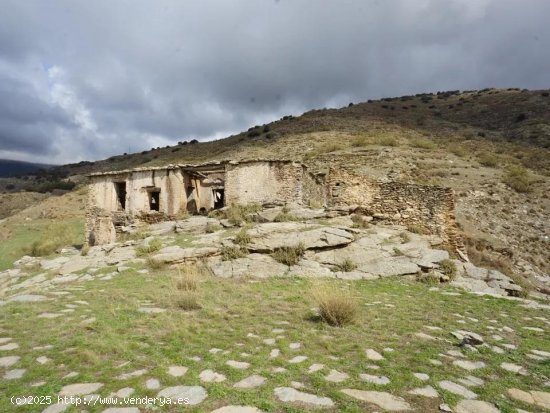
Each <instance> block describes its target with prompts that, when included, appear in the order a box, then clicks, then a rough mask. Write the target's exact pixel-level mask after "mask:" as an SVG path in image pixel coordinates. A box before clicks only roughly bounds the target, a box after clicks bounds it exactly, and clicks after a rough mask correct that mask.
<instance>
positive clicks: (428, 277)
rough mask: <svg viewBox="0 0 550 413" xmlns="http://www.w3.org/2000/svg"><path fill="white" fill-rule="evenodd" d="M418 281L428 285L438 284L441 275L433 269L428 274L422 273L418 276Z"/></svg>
mask: <svg viewBox="0 0 550 413" xmlns="http://www.w3.org/2000/svg"><path fill="white" fill-rule="evenodd" d="M418 281H420V282H421V283H424V284H428V285H437V284H439V275H437V274H436V273H435V272H433V271H430V272H429V273H427V274H424V273H422V274H420V275H419V276H418Z"/></svg>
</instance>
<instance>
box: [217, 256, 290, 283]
mask: <svg viewBox="0 0 550 413" xmlns="http://www.w3.org/2000/svg"><path fill="white" fill-rule="evenodd" d="M208 266H209V267H210V269H211V270H212V272H213V273H214V275H215V276H216V277H220V278H240V277H255V278H267V277H277V276H281V275H284V274H285V273H286V272H287V271H288V266H286V265H284V264H281V263H280V262H277V261H275V260H274V259H273V258H272V257H270V256H269V255H264V254H249V255H247V256H246V257H244V258H237V259H235V260H229V261H222V260H220V259H219V258H217V259H210V260H209V263H208Z"/></svg>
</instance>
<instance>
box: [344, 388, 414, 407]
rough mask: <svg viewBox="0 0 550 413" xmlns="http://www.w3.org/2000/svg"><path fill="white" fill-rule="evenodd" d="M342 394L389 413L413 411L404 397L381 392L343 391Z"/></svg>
mask: <svg viewBox="0 0 550 413" xmlns="http://www.w3.org/2000/svg"><path fill="white" fill-rule="evenodd" d="M341 392H342V393H344V394H347V395H348V396H350V397H353V398H354V399H357V400H361V401H363V402H367V403H371V404H375V405H376V406H378V407H380V408H382V409H384V410H389V411H402V410H411V405H410V404H409V403H407V401H405V399H403V398H402V397H398V396H394V395H393V394H390V393H386V392H381V391H366V390H356V389H343V390H341Z"/></svg>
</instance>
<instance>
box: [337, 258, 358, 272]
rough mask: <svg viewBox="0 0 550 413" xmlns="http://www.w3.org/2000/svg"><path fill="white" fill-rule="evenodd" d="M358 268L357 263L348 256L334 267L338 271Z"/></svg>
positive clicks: (349, 270)
mask: <svg viewBox="0 0 550 413" xmlns="http://www.w3.org/2000/svg"><path fill="white" fill-rule="evenodd" d="M356 268H357V264H355V263H354V262H353V261H352V260H351V259H349V258H346V259H345V260H343V261H342V262H339V263H338V264H336V265H335V267H334V269H335V270H336V271H342V272H351V271H353V270H355V269H356Z"/></svg>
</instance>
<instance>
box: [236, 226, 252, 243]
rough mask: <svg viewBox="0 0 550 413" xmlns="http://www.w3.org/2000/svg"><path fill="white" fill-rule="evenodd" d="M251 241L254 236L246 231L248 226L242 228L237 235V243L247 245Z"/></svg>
mask: <svg viewBox="0 0 550 413" xmlns="http://www.w3.org/2000/svg"><path fill="white" fill-rule="evenodd" d="M250 241H252V238H251V237H250V235H249V234H248V232H247V231H246V228H243V229H241V230H240V231H239V232H237V235H235V244H238V245H240V246H241V247H246V246H247V245H248V244H249V243H250Z"/></svg>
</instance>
